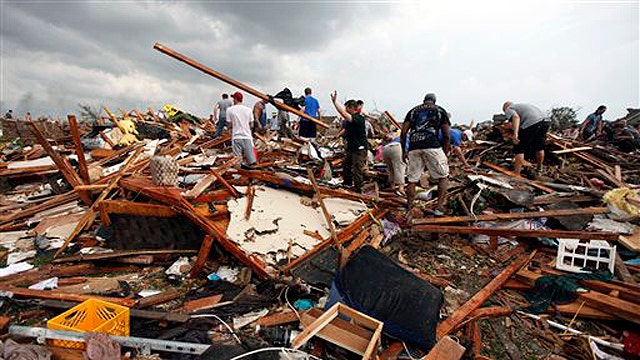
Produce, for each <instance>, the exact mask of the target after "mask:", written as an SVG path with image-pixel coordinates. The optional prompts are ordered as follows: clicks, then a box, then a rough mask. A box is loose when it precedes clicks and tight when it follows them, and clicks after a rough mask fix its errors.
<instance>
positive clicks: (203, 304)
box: [180, 294, 222, 313]
mask: <svg viewBox="0 0 640 360" xmlns="http://www.w3.org/2000/svg"><path fill="white" fill-rule="evenodd" d="M220 300H222V294H218V295H213V296H207V297H204V298H201V299H197V300H189V301H187V302H185V303H184V305H182V307H181V308H180V311H182V312H186V313H192V312H196V311H199V310H205V309H210V308H212V307H214V306H215V305H216V304H218V303H219V302H220Z"/></svg>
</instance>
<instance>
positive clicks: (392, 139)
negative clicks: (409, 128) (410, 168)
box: [382, 129, 406, 196]
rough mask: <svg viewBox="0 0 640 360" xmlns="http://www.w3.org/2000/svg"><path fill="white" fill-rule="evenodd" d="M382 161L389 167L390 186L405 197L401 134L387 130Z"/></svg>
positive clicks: (383, 143)
mask: <svg viewBox="0 0 640 360" xmlns="http://www.w3.org/2000/svg"><path fill="white" fill-rule="evenodd" d="M382 160H383V161H384V163H385V164H386V165H387V171H388V172H389V186H390V187H391V189H392V190H394V191H395V190H396V188H397V191H398V192H397V194H398V195H401V196H403V195H404V194H405V192H404V172H405V166H406V164H405V163H404V161H403V159H402V145H401V144H400V132H399V131H398V130H390V129H387V131H386V134H385V136H384V139H383V142H382Z"/></svg>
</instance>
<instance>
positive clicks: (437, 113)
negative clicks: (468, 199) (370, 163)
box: [400, 93, 451, 214]
mask: <svg viewBox="0 0 640 360" xmlns="http://www.w3.org/2000/svg"><path fill="white" fill-rule="evenodd" d="M450 125H451V123H450V122H449V116H448V114H447V111H446V110H445V109H443V108H442V107H441V106H438V105H436V95H435V94H432V93H429V94H427V95H426V96H425V97H424V101H423V103H422V104H420V105H417V106H415V107H414V108H413V109H411V110H409V112H408V113H407V116H406V117H405V119H404V123H403V124H402V132H401V134H400V137H401V142H400V143H401V144H402V150H403V152H402V154H403V157H405V158H406V157H407V153H408V158H409V165H408V167H407V180H408V181H409V185H408V186H407V202H408V203H409V209H410V210H411V208H412V207H413V201H414V200H415V197H416V186H417V184H418V182H419V181H420V176H421V175H422V173H423V172H424V169H425V167H426V168H427V169H428V170H429V176H430V178H431V179H432V180H435V181H437V182H438V206H437V208H436V212H437V213H440V214H441V213H442V211H443V209H444V202H445V200H446V195H447V186H448V180H447V178H448V177H449V163H448V161H447V155H446V154H445V153H449V150H450V149H451V139H450V138H449V127H450ZM439 131H440V132H442V137H443V139H442V142H441V141H440V139H439V138H438V132H439ZM407 134H408V135H409V144H408V149H406V148H405V146H406V144H407V141H406V140H407ZM443 147H444V150H443Z"/></svg>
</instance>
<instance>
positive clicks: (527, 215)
mask: <svg viewBox="0 0 640 360" xmlns="http://www.w3.org/2000/svg"><path fill="white" fill-rule="evenodd" d="M606 213H607V208H606V207H588V208H582V209H561V210H548V211H529V212H521V213H505V214H486V215H477V216H448V217H436V218H427V219H415V220H413V224H414V225H422V224H434V225H435V224H449V223H461V222H476V221H499V220H516V219H535V218H542V217H549V218H553V217H562V216H574V215H595V214H606Z"/></svg>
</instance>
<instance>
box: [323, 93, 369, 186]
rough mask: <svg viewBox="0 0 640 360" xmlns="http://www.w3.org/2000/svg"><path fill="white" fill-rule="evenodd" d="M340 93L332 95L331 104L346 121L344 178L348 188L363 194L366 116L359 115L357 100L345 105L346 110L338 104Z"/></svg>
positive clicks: (365, 158) (365, 159)
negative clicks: (352, 186) (352, 187)
mask: <svg viewBox="0 0 640 360" xmlns="http://www.w3.org/2000/svg"><path fill="white" fill-rule="evenodd" d="M337 98H338V93H337V91H334V92H333V93H332V94H331V102H333V106H335V108H336V111H338V113H339V114H340V115H341V116H342V117H343V118H344V119H345V120H346V123H345V139H346V141H347V146H346V150H347V151H346V155H345V159H344V161H343V164H342V166H343V167H342V177H343V180H344V184H345V185H346V186H351V185H352V184H353V185H354V190H355V191H356V192H362V184H363V183H364V167H365V164H366V161H367V132H366V130H365V120H364V116H362V115H361V114H359V113H358V104H357V102H356V101H355V100H349V101H347V102H346V103H344V108H343V107H342V106H340V104H338V102H337V100H336V99H337Z"/></svg>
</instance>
